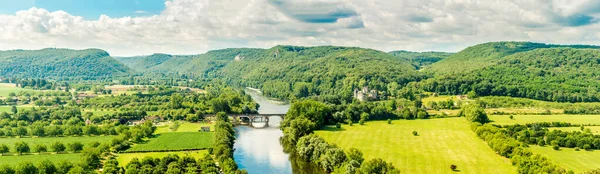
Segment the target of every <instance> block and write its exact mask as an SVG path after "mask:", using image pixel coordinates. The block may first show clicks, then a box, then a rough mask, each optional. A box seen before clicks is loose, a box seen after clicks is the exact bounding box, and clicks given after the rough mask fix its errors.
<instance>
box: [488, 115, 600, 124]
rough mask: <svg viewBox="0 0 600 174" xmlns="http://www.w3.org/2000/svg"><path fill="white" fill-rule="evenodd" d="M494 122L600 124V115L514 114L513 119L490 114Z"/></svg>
mask: <svg viewBox="0 0 600 174" xmlns="http://www.w3.org/2000/svg"><path fill="white" fill-rule="evenodd" d="M489 118H490V120H493V121H494V122H492V124H499V125H512V124H526V123H536V122H568V123H573V124H596V125H598V124H600V115H565V114H561V115H514V118H513V119H512V120H511V119H510V118H509V115H490V116H489Z"/></svg>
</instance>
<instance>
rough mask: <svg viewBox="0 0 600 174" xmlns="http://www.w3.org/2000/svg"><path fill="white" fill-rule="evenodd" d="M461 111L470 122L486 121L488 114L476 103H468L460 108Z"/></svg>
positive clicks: (487, 120)
mask: <svg viewBox="0 0 600 174" xmlns="http://www.w3.org/2000/svg"><path fill="white" fill-rule="evenodd" d="M461 113H462V114H463V115H464V116H465V117H466V118H467V120H469V121H471V122H478V123H482V124H483V123H487V122H489V119H488V116H487V114H486V113H485V111H484V110H483V108H481V107H480V106H479V105H478V104H469V105H466V106H464V107H463V108H462V111H461Z"/></svg>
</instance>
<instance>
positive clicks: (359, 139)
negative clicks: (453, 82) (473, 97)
mask: <svg viewBox="0 0 600 174" xmlns="http://www.w3.org/2000/svg"><path fill="white" fill-rule="evenodd" d="M413 131H417V132H418V134H419V135H418V136H414V135H413V134H412V132H413ZM316 134H317V135H319V136H321V137H323V138H324V139H325V140H326V141H328V142H331V143H334V144H337V145H338V146H339V147H342V148H344V149H349V148H357V149H360V150H361V151H362V152H363V154H364V157H365V158H366V159H371V158H381V159H383V160H385V161H388V162H391V163H393V164H394V166H396V167H397V168H398V169H400V171H402V173H455V172H453V171H451V170H450V165H452V164H454V165H457V166H458V170H460V172H461V173H515V172H516V169H515V167H513V166H512V165H511V163H510V160H509V159H506V158H503V157H501V156H499V155H497V154H496V153H495V152H494V151H492V150H491V149H490V148H489V147H488V146H487V144H486V143H485V142H484V141H483V140H481V139H479V138H477V136H476V135H475V134H474V133H473V132H472V131H471V130H470V129H469V123H468V122H467V121H466V120H465V118H444V119H429V120H394V121H393V123H392V124H387V122H385V121H372V122H367V123H366V124H365V125H358V124H355V125H353V126H348V125H343V126H342V128H341V129H336V128H333V127H328V128H327V129H326V130H321V131H317V132H316Z"/></svg>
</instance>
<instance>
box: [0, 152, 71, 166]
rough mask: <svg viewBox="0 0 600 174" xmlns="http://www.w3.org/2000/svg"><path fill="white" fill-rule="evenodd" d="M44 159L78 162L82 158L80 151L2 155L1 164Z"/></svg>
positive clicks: (36, 161)
mask: <svg viewBox="0 0 600 174" xmlns="http://www.w3.org/2000/svg"><path fill="white" fill-rule="evenodd" d="M43 160H50V161H52V162H54V163H57V162H60V161H69V162H72V163H77V162H79V161H80V160H81V154H79V153H70V154H69V153H67V154H42V155H20V156H0V164H8V165H17V164H19V163H21V162H24V161H29V162H32V163H34V164H37V163H39V162H41V161H43Z"/></svg>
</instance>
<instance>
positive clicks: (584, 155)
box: [529, 146, 600, 173]
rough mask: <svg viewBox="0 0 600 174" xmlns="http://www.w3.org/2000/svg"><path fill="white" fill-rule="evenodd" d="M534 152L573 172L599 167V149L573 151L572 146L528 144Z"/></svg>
mask: <svg viewBox="0 0 600 174" xmlns="http://www.w3.org/2000/svg"><path fill="white" fill-rule="evenodd" d="M529 149H531V151H533V153H535V154H540V155H542V156H545V157H547V158H549V159H550V160H552V162H554V163H555V164H557V165H559V166H561V167H563V168H565V169H567V170H573V171H574V172H575V173H582V172H586V171H589V170H592V169H597V168H600V151H598V150H594V151H585V150H580V151H575V149H573V148H560V150H554V149H552V147H550V146H544V147H540V146H530V147H529Z"/></svg>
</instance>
